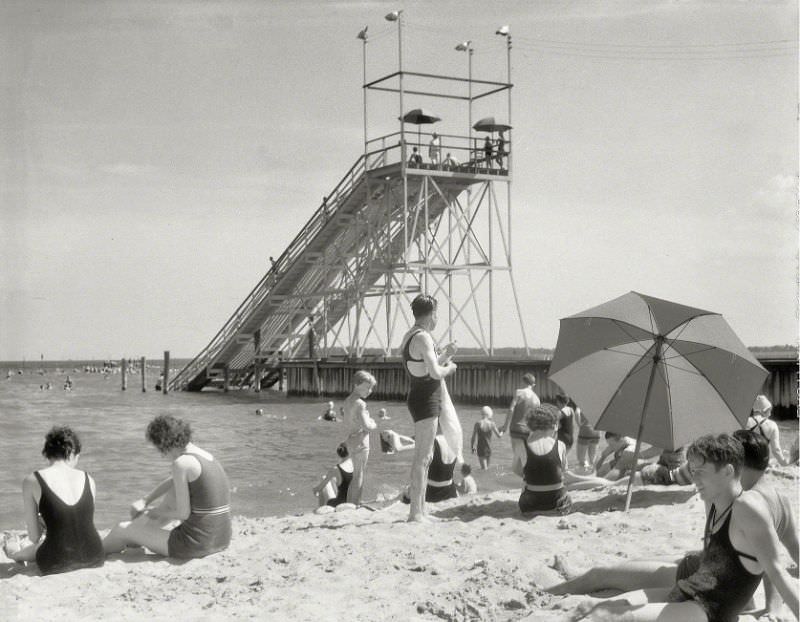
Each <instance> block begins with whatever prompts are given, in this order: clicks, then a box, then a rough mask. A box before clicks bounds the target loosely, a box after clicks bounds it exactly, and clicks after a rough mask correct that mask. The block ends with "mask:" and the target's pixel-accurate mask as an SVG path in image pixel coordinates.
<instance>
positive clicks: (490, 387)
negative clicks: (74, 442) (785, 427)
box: [283, 358, 798, 419]
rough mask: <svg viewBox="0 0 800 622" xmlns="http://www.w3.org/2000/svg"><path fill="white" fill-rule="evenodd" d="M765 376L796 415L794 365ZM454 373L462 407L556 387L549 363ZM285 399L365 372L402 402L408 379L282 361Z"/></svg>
mask: <svg viewBox="0 0 800 622" xmlns="http://www.w3.org/2000/svg"><path fill="white" fill-rule="evenodd" d="M761 362H762V364H763V365H764V367H765V368H766V369H767V371H769V372H770V375H769V376H768V377H767V380H766V381H765V383H764V387H763V389H762V392H763V393H764V395H766V396H767V398H768V399H769V400H770V401H771V402H772V404H773V414H774V416H775V417H776V418H783V419H785V418H790V417H797V387H798V367H797V361H796V360H793V359H788V360H774V359H766V358H765V359H764V360H762V361H761ZM457 363H458V373H456V374H455V375H454V376H452V377H450V378H448V380H447V385H448V388H449V390H450V394H451V396H452V397H453V400H454V401H457V402H461V403H465V404H487V405H491V406H508V404H509V402H510V401H511V398H512V397H513V396H514V391H515V390H516V389H519V388H521V387H522V386H523V382H522V376H523V374H525V373H532V374H533V375H534V377H535V378H536V393H537V394H538V395H539V397H540V398H542V400H545V401H548V402H551V401H553V400H554V399H555V396H556V395H557V394H558V393H559V392H560V388H559V387H558V385H556V384H555V383H553V382H550V380H548V379H547V374H548V371H549V367H550V361H549V360H530V359H528V360H526V359H512V360H497V359H492V360H487V359H483V360H463V361H457ZM283 366H284V368H285V369H286V381H287V383H286V387H287V393H288V395H292V396H315V397H323V396H325V397H344V396H346V395H347V394H348V393H350V389H351V387H352V377H353V374H354V373H355V372H356V371H358V370H359V369H366V370H367V371H369V372H370V373H372V374H373V375H374V376H375V378H376V379H377V380H378V386H377V387H376V389H375V391H374V392H373V394H372V395H373V397H375V398H376V399H382V400H404V399H405V397H406V392H407V390H408V384H407V383H408V381H407V379H406V376H405V373H404V371H403V368H402V364H401V362H400V361H399V360H386V361H359V362H348V361H331V360H321V361H312V360H306V361H287V362H285V363H284V365H283Z"/></svg>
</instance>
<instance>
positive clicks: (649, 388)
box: [625, 337, 663, 512]
mask: <svg viewBox="0 0 800 622" xmlns="http://www.w3.org/2000/svg"><path fill="white" fill-rule="evenodd" d="M662 342H663V338H662V337H659V338H658V339H657V340H656V353H655V354H654V355H653V369H651V370H650V380H648V381H647V392H646V393H645V397H644V406H643V407H642V418H641V420H640V421H639V431H638V432H637V433H636V449H635V450H634V451H633V467H632V468H631V474H630V475H629V476H628V492H627V493H626V495H625V511H626V512H628V511H629V510H630V509H631V497H632V496H633V478H634V476H635V475H636V465H637V464H638V463H639V452H640V451H641V449H642V432H643V431H644V418H645V415H646V414H647V407H648V406H649V405H650V394H651V393H652V392H653V391H652V390H653V380H655V377H656V368H657V367H658V363H659V361H661V343H662Z"/></svg>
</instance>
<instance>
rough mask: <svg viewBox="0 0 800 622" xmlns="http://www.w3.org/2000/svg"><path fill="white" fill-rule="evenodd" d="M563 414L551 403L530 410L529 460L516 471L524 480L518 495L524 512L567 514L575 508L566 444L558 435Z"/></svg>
mask: <svg viewBox="0 0 800 622" xmlns="http://www.w3.org/2000/svg"><path fill="white" fill-rule="evenodd" d="M560 417H561V413H560V411H559V409H558V408H557V407H555V406H552V405H550V404H544V405H543V406H536V407H534V408H532V409H530V410H529V411H528V413H527V416H526V423H527V425H528V429H529V430H530V434H529V435H528V440H527V441H526V443H525V452H526V453H527V460H526V462H525V464H524V465H522V468H521V469H518V471H517V474H518V475H521V476H522V477H523V478H524V480H525V487H524V488H523V489H522V494H521V495H520V498H519V509H520V511H521V512H522V513H523V514H533V515H536V514H566V513H568V512H569V511H570V510H571V508H572V500H571V499H570V496H569V493H568V492H567V489H566V487H565V486H564V474H565V471H566V470H567V447H566V445H565V444H564V442H563V441H560V440H558V438H557V437H556V430H557V429H558V421H559V418H560ZM515 466H516V465H515Z"/></svg>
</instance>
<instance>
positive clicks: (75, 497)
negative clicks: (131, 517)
mask: <svg viewBox="0 0 800 622" xmlns="http://www.w3.org/2000/svg"><path fill="white" fill-rule="evenodd" d="M80 453H81V442H80V439H78V435H77V434H75V432H73V431H72V429H70V428H68V427H54V428H53V429H51V430H50V432H48V433H47V436H46V437H45V441H44V448H43V449H42V455H43V456H44V457H45V458H47V460H48V461H49V462H50V465H49V466H47V467H45V468H43V469H40V470H38V471H34V472H33V473H31V474H30V475H28V476H27V477H26V478H25V479H24V480H23V482H22V497H23V503H24V507H25V524H26V525H27V527H28V538H30V541H31V544H29V545H28V546H25V547H20V545H19V543H18V542H17V543H15V544H11V543H10V542H6V544H5V546H4V549H5V553H6V555H7V556H8V557H10V558H11V559H13V560H14V561H17V562H32V561H35V562H36V563H37V564H38V566H39V570H40V571H41V573H42V574H44V575H46V574H55V573H58V572H66V571H68V570H75V569H78V568H90V567H95V566H102V565H103V560H104V555H103V545H102V543H101V541H100V535H99V534H98V533H97V530H96V529H95V528H94V495H95V485H94V480H93V479H92V478H91V477H90V476H89V474H88V473H85V472H84V471H81V470H80V469H77V468H75V467H76V466H77V464H78V459H79V458H80ZM39 514H41V517H42V519H43V520H44V527H45V529H46V530H47V536H46V537H45V538H44V540H41V541H40V539H41V538H42V535H43V530H42V525H41V524H40V522H39Z"/></svg>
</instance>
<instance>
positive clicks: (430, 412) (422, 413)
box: [403, 328, 442, 423]
mask: <svg viewBox="0 0 800 622" xmlns="http://www.w3.org/2000/svg"><path fill="white" fill-rule="evenodd" d="M421 332H423V329H421V328H419V329H417V330H416V331H414V332H412V333H411V334H410V335H409V337H408V340H406V343H405V345H404V346H403V367H404V368H405V370H406V374H407V375H408V383H409V387H408V398H407V400H406V404H407V405H408V412H410V413H411V418H412V419H413V420H414V423H416V422H417V421H422V420H423V419H430V418H432V417H438V416H439V411H440V410H441V408H442V381H441V380H437V379H436V378H431V376H430V375H429V374H425V375H424V376H415V375H413V374H412V373H411V372H410V371H409V370H408V363H409V361H414V362H416V363H421V362H422V359H415V358H412V357H411V352H410V351H409V348H410V345H411V340H412V339H413V338H414V337H415V336H417V335H418V334H419V333H421Z"/></svg>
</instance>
